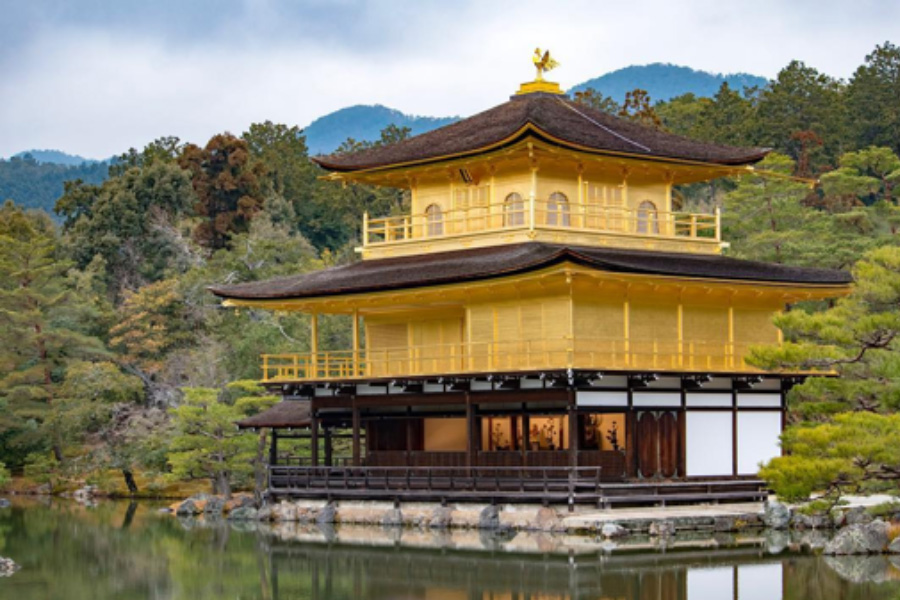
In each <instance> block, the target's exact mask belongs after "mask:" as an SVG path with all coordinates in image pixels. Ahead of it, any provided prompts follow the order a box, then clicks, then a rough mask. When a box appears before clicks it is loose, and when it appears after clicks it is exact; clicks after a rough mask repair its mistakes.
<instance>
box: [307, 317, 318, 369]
mask: <svg viewBox="0 0 900 600" xmlns="http://www.w3.org/2000/svg"><path fill="white" fill-rule="evenodd" d="M309 318H310V323H309V351H310V355H311V356H310V365H311V367H312V368H311V369H310V371H312V373H310V376H311V377H312V378H317V377H318V376H319V356H318V354H319V315H318V314H316V313H313V314H311V315H310V316H309Z"/></svg>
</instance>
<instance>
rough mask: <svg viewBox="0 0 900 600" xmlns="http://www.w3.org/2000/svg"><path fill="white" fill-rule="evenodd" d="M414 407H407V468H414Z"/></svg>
mask: <svg viewBox="0 0 900 600" xmlns="http://www.w3.org/2000/svg"><path fill="white" fill-rule="evenodd" d="M412 422H413V421H412V407H411V406H407V407H406V466H407V467H410V466H412V449H413V430H412Z"/></svg>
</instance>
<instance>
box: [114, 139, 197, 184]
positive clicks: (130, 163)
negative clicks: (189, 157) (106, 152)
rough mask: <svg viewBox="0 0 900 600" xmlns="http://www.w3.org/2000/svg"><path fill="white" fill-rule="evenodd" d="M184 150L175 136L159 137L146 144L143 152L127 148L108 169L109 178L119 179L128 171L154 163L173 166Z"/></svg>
mask: <svg viewBox="0 0 900 600" xmlns="http://www.w3.org/2000/svg"><path fill="white" fill-rule="evenodd" d="M183 150H184V144H182V143H181V140H180V139H178V138H177V137H175V136H168V137H161V138H157V139H155V140H153V141H152V142H150V143H149V144H147V145H146V146H145V147H144V149H143V150H141V151H138V150H135V149H134V148H129V149H128V152H125V153H123V154H120V155H119V156H118V157H117V158H116V159H115V160H114V161H113V162H112V164H111V165H110V167H109V176H110V177H120V176H121V175H124V174H125V172H126V171H128V169H131V168H134V167H136V168H139V169H142V168H144V167H149V166H151V165H154V164H156V163H169V164H175V162H176V161H177V160H178V157H179V156H180V155H181V153H182V151H183Z"/></svg>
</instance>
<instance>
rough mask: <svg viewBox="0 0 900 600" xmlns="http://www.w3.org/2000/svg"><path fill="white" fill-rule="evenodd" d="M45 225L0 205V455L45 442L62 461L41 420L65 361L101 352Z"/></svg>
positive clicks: (54, 435)
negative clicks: (88, 332) (0, 442)
mask: <svg viewBox="0 0 900 600" xmlns="http://www.w3.org/2000/svg"><path fill="white" fill-rule="evenodd" d="M57 251H58V247H57V240H56V237H55V233H54V229H53V224H52V223H51V221H50V220H49V218H48V217H47V216H46V215H45V214H42V213H25V212H24V211H23V210H22V209H20V208H18V207H16V206H15V205H14V204H12V203H11V202H7V203H6V204H5V205H4V206H3V207H2V209H0V403H2V406H3V407H4V408H5V410H3V411H2V412H3V413H4V417H3V421H2V423H0V439H2V445H3V450H2V452H3V454H4V455H6V456H7V457H8V456H10V455H9V454H8V453H10V452H12V453H13V454H12V461H13V462H15V461H18V463H19V464H21V460H22V457H23V456H24V454H25V453H27V452H30V451H34V450H37V449H41V448H42V447H48V446H49V447H52V449H53V450H54V453H55V454H56V460H57V461H59V462H61V461H62V459H63V455H62V446H61V438H60V434H59V432H58V431H54V430H52V429H50V428H48V427H45V425H47V424H48V423H47V417H48V413H49V411H50V408H51V406H52V405H53V403H54V401H55V399H56V398H57V397H58V388H59V385H60V383H61V382H62V380H63V378H64V376H65V372H66V369H67V367H68V366H69V365H70V364H71V363H72V361H77V360H82V359H85V358H91V357H99V356H104V355H105V350H104V348H103V345H102V343H101V342H100V340H98V339H97V338H95V337H92V336H90V335H87V334H86V333H85V330H86V329H88V325H87V324H86V323H84V321H83V318H84V316H85V315H86V314H90V310H89V309H86V308H85V307H84V306H83V305H81V303H82V302H83V301H82V299H81V298H80V297H79V296H78V294H77V293H76V292H75V290H73V289H72V286H71V284H70V280H68V279H67V277H66V272H67V271H68V270H69V269H70V268H71V263H68V262H67V261H65V260H61V259H60V258H59V257H58V255H57Z"/></svg>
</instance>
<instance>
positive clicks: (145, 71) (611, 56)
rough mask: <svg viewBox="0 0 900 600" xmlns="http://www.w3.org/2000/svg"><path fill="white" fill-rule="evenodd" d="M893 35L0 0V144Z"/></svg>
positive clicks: (445, 110)
mask: <svg viewBox="0 0 900 600" xmlns="http://www.w3.org/2000/svg"><path fill="white" fill-rule="evenodd" d="M886 40H891V41H892V42H894V43H900V1H898V0H854V1H852V2H851V1H849V0H842V1H837V0H783V1H780V2H779V1H775V0H756V1H754V2H738V1H732V0H727V1H726V0H680V1H678V0H630V1H625V0H616V1H613V2H611V1H608V0H586V1H571V2H569V1H564V0H544V1H541V2H538V1H532V0H514V1H508V2H507V1H492V0H444V1H442V2H432V1H430V0H392V1H388V0H384V1H380V2H363V1H357V0H337V1H325V0H305V1H304V0H0V157H6V156H9V155H11V154H14V153H15V152H18V151H21V150H25V149H32V148H38V149H43V148H56V149H61V150H64V151H66V152H69V153H72V154H81V155H83V156H87V157H93V158H105V157H108V156H111V155H113V154H118V153H120V152H122V151H124V150H126V149H127V148H129V147H131V146H135V147H142V146H143V145H144V144H145V143H147V142H148V141H151V140H153V139H154V138H157V137H160V136H163V135H176V136H179V137H180V138H182V139H183V140H188V141H193V142H197V143H204V142H205V141H206V140H207V139H208V138H209V137H210V136H211V135H213V134H215V133H217V132H221V131H231V132H233V133H240V132H242V131H244V130H245V129H246V127H247V125H249V124H250V123H253V122H257V121H264V120H267V119H268V120H272V121H276V122H282V123H287V124H290V125H300V126H305V125H307V124H308V123H309V122H310V121H311V120H313V119H315V118H316V117H318V116H321V115H323V114H326V113H328V112H331V111H333V110H336V109H339V108H342V107H345V106H350V105H353V104H376V103H378V104H384V105H387V106H390V107H393V108H397V109H400V110H402V111H404V112H408V113H413V114H421V115H436V116H444V115H468V114H472V113H474V112H477V111H479V110H482V109H485V108H489V107H490V106H493V105H496V104H498V103H500V102H502V101H504V100H505V99H506V98H507V97H508V96H509V95H510V94H511V93H512V92H514V91H515V89H516V88H517V86H518V84H519V83H520V82H521V81H526V80H528V79H530V78H531V77H532V75H533V68H532V66H531V62H530V56H531V52H532V51H533V49H534V48H535V46H540V47H542V48H544V47H549V48H551V49H552V51H553V54H554V56H555V57H556V58H557V59H558V60H559V61H560V62H561V66H560V68H558V69H557V70H556V71H554V72H553V77H552V79H554V80H557V81H559V82H560V83H561V84H562V85H563V87H570V86H572V85H575V84H577V83H580V82H582V81H584V80H586V79H590V78H592V77H596V76H598V75H601V74H603V73H605V72H608V71H611V70H614V69H618V68H621V67H625V66H628V65H632V64H646V63H650V62H671V63H675V64H681V65H687V66H690V67H693V68H696V69H704V70H709V71H715V72H734V71H745V72H749V73H754V74H758V75H763V76H766V77H772V76H774V75H775V74H776V73H777V72H778V71H779V70H780V69H781V68H782V67H784V66H785V65H786V64H787V63H788V62H789V61H790V60H792V59H799V60H803V61H805V62H806V63H807V64H809V65H811V66H814V67H816V68H818V69H819V70H821V71H824V72H826V73H828V74H830V75H833V76H836V77H841V78H847V77H849V76H850V75H851V74H852V72H853V70H854V69H855V68H856V67H857V66H858V65H859V64H860V63H862V61H863V59H864V57H865V55H866V54H867V53H869V52H870V51H871V50H872V49H873V48H874V47H875V45H876V44H880V43H882V42H884V41H886Z"/></svg>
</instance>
